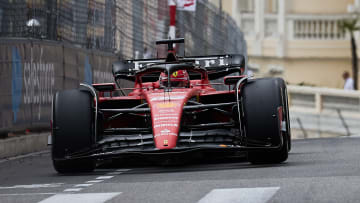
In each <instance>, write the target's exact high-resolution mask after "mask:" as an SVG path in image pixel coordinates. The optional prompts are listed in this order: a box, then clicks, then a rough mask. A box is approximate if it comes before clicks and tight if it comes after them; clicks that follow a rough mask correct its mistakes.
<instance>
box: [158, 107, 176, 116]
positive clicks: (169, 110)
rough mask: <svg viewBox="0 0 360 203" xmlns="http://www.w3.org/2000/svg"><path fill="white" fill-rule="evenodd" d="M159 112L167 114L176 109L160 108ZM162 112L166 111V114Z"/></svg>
mask: <svg viewBox="0 0 360 203" xmlns="http://www.w3.org/2000/svg"><path fill="white" fill-rule="evenodd" d="M159 113H160V115H167V114H166V113H175V110H174V109H172V108H171V109H170V108H169V109H160V110H159ZM162 113H165V114H162Z"/></svg>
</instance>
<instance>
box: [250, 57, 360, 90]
mask: <svg viewBox="0 0 360 203" xmlns="http://www.w3.org/2000/svg"><path fill="white" fill-rule="evenodd" d="M249 64H250V67H257V68H258V71H257V72H255V73H254V75H255V76H256V77H263V76H279V77H283V78H284V79H285V80H286V82H288V83H289V84H293V85H300V84H306V85H312V86H319V87H331V88H341V89H342V88H343V86H344V80H343V78H342V73H343V72H344V71H348V72H349V73H351V61H350V58H342V59H341V58H340V59H339V58H338V59H334V58H332V59H329V58H275V57H254V56H253V57H249ZM274 69H275V70H276V69H278V70H280V72H278V73H276V72H274V73H273V72H271V70H274ZM359 76H360V75H359Z"/></svg>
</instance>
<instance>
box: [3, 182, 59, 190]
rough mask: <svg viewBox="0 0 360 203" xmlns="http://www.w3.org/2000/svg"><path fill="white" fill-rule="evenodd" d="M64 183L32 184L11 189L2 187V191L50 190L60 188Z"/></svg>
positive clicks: (15, 186)
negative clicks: (50, 188)
mask: <svg viewBox="0 0 360 203" xmlns="http://www.w3.org/2000/svg"><path fill="white" fill-rule="evenodd" d="M62 184H64V183H47V184H31V185H14V186H9V187H0V189H33V188H49V187H59V186H61V185H62Z"/></svg>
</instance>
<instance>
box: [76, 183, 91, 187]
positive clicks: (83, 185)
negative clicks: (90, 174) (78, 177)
mask: <svg viewBox="0 0 360 203" xmlns="http://www.w3.org/2000/svg"><path fill="white" fill-rule="evenodd" d="M92 185H94V184H77V185H75V186H74V187H89V186H92Z"/></svg>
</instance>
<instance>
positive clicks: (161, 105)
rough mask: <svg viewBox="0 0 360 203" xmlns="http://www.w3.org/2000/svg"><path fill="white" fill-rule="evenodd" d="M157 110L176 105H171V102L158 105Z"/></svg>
mask: <svg viewBox="0 0 360 203" xmlns="http://www.w3.org/2000/svg"><path fill="white" fill-rule="evenodd" d="M156 106H157V107H158V108H173V107H175V106H177V104H176V103H172V102H167V103H159V104H157V105H156Z"/></svg>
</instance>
